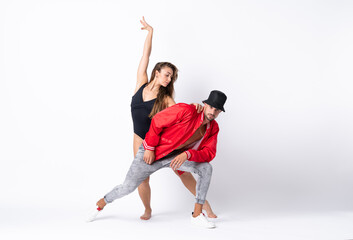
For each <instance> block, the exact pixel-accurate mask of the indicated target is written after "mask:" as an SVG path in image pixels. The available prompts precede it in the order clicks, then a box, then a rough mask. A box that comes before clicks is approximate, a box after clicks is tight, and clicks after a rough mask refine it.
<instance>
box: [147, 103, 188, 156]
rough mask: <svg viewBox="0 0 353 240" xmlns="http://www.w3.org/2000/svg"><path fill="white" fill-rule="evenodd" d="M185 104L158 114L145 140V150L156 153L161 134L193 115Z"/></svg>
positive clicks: (174, 106)
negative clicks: (184, 117) (187, 116)
mask: <svg viewBox="0 0 353 240" xmlns="http://www.w3.org/2000/svg"><path fill="white" fill-rule="evenodd" d="M187 106H188V105H187V104H185V103H179V104H175V105H173V106H171V107H169V108H166V109H164V110H163V111H160V112H159V113H157V114H156V115H155V116H154V117H153V118H152V121H151V125H150V129H149V131H148V132H147V134H146V137H145V140H143V147H144V148H145V150H151V151H154V150H155V147H156V146H157V145H158V143H159V140H160V134H161V132H162V131H163V129H164V128H168V127H170V126H172V125H173V124H175V123H177V122H178V121H179V120H180V118H182V117H183V116H184V115H185V114H191V113H190V110H189V107H187Z"/></svg>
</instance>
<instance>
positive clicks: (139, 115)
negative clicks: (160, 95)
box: [131, 83, 156, 139]
mask: <svg viewBox="0 0 353 240" xmlns="http://www.w3.org/2000/svg"><path fill="white" fill-rule="evenodd" d="M146 85H147V83H145V84H144V85H142V86H141V87H140V89H139V90H138V91H137V92H136V93H135V95H134V96H133V97H132V100H131V116H132V122H133V124H134V133H136V134H137V135H138V136H139V137H141V138H142V139H144V138H145V136H146V133H147V132H148V130H149V128H150V125H151V119H150V118H149V117H148V115H150V113H151V111H152V108H153V105H154V102H155V101H156V99H152V100H149V101H147V102H144V101H143V97H142V92H143V89H144V88H145V87H146Z"/></svg>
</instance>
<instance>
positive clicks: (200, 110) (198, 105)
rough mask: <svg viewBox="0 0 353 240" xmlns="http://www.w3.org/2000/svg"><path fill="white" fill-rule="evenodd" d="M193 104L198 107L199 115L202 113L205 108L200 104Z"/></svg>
mask: <svg viewBox="0 0 353 240" xmlns="http://www.w3.org/2000/svg"><path fill="white" fill-rule="evenodd" d="M191 104H192V105H194V106H195V107H196V110H197V113H200V112H202V110H203V106H202V105H201V104H198V103H191Z"/></svg>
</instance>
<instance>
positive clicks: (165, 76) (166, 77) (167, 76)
mask: <svg viewBox="0 0 353 240" xmlns="http://www.w3.org/2000/svg"><path fill="white" fill-rule="evenodd" d="M172 76H173V70H172V69H171V68H170V67H164V68H162V69H161V71H160V72H158V71H157V72H156V77H157V81H158V83H159V84H160V85H162V86H163V87H166V86H168V84H169V83H170V82H171V81H172Z"/></svg>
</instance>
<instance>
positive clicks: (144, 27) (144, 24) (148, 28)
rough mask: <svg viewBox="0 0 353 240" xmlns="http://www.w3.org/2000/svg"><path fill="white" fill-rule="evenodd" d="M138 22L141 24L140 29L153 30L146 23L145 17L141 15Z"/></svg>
mask: <svg viewBox="0 0 353 240" xmlns="http://www.w3.org/2000/svg"><path fill="white" fill-rule="evenodd" d="M140 23H141V24H142V25H143V27H142V28H141V30H147V31H149V32H150V31H152V30H153V28H152V27H151V26H150V25H148V23H147V22H146V21H145V17H142V20H140Z"/></svg>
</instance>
